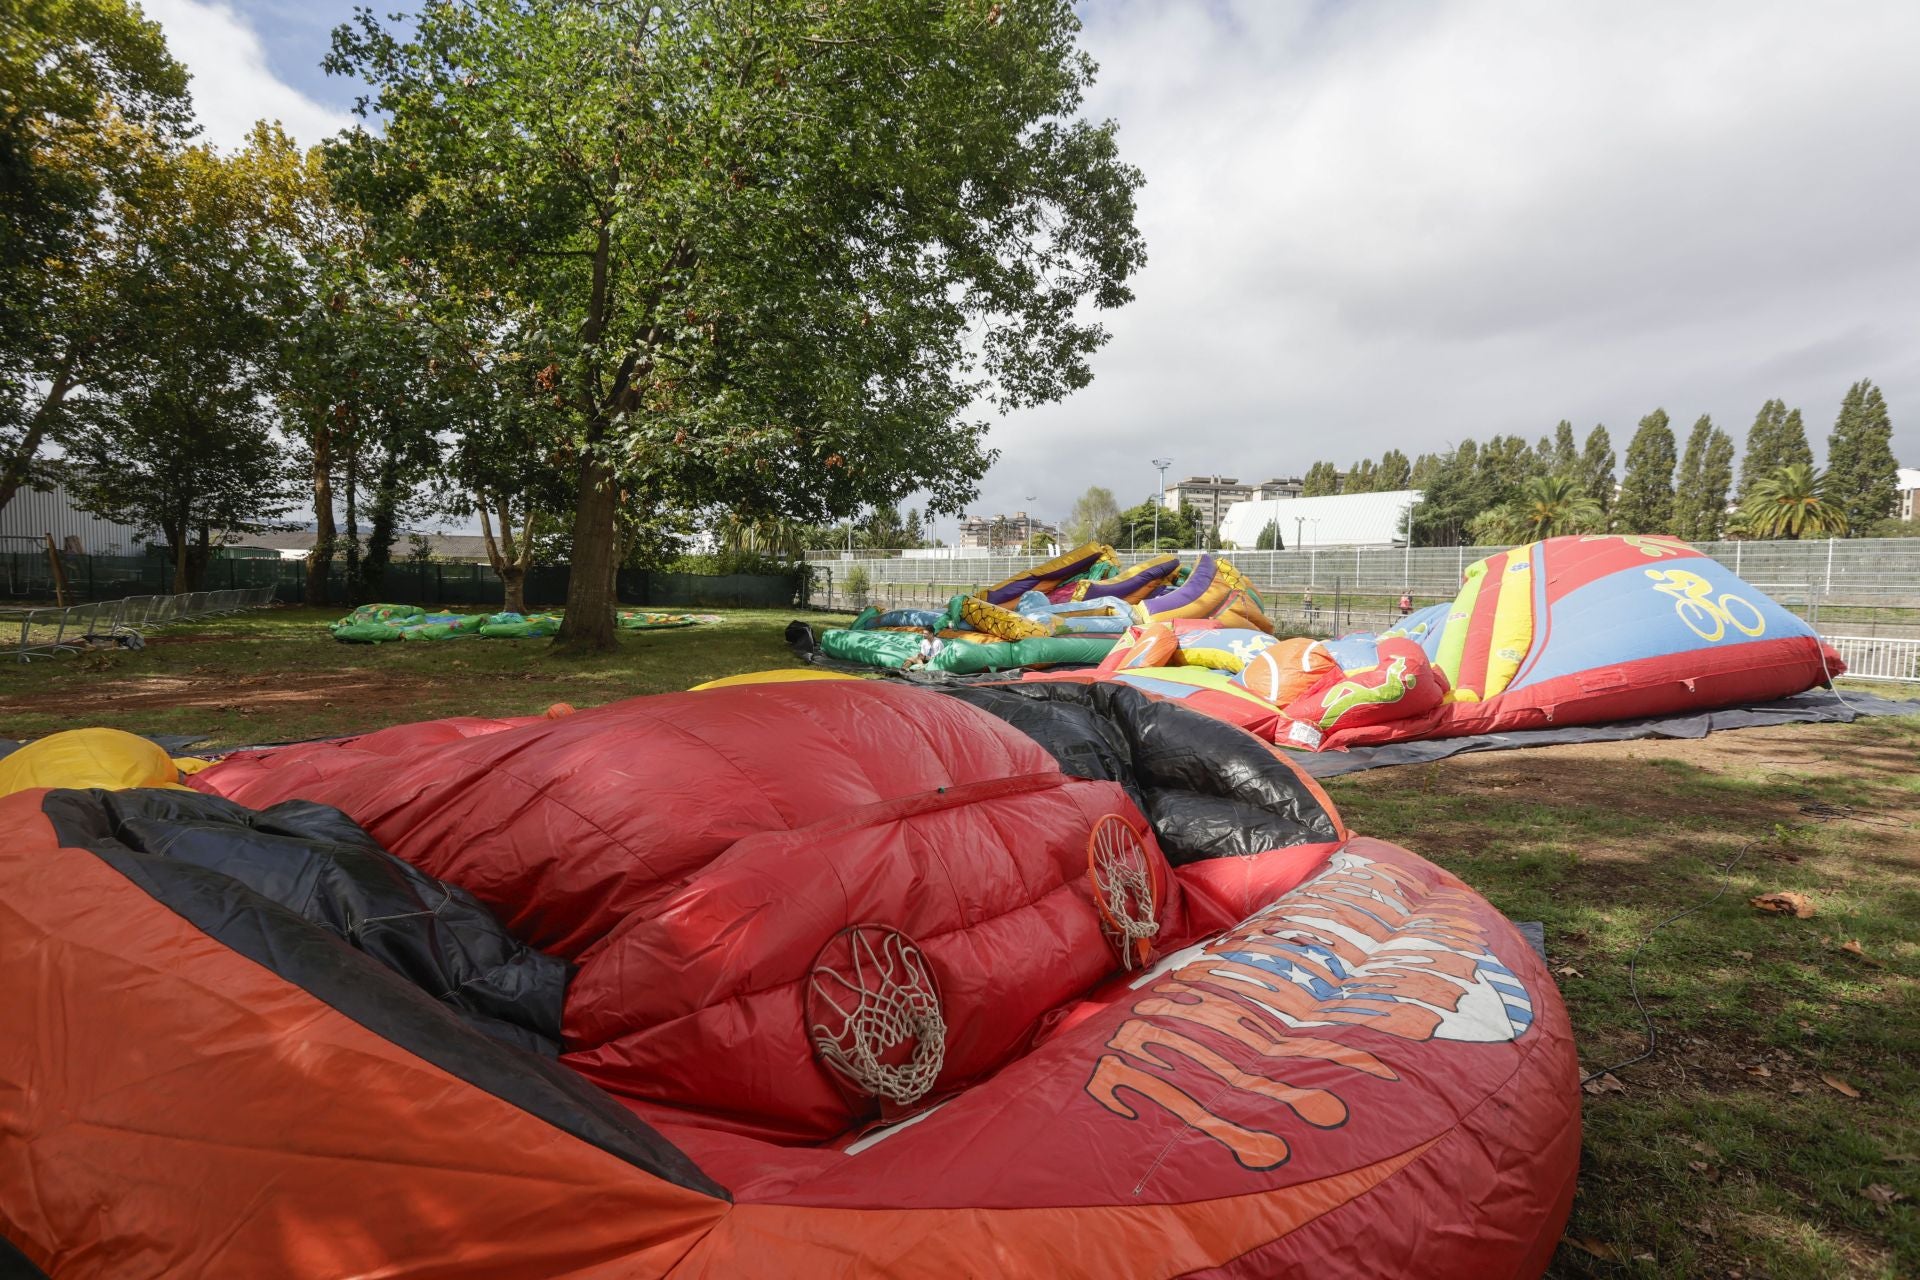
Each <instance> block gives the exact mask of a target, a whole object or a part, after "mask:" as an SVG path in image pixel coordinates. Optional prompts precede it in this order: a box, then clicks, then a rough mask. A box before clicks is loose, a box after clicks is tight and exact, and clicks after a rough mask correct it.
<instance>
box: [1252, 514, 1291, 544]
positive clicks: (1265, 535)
mask: <svg viewBox="0 0 1920 1280" xmlns="http://www.w3.org/2000/svg"><path fill="white" fill-rule="evenodd" d="M1253 549H1254V550H1255V551H1285V550H1286V549H1287V540H1286V538H1285V537H1283V536H1282V535H1281V533H1280V522H1279V521H1278V520H1269V521H1267V523H1266V524H1265V525H1264V526H1263V527H1262V528H1261V530H1260V536H1259V537H1258V538H1256V539H1254V543H1253Z"/></svg>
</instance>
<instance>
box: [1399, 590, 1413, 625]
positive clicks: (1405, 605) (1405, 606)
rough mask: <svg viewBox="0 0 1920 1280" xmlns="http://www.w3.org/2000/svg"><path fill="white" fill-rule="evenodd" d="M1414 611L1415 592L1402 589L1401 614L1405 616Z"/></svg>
mask: <svg viewBox="0 0 1920 1280" xmlns="http://www.w3.org/2000/svg"><path fill="white" fill-rule="evenodd" d="M1412 612H1413V593H1412V592H1411V591H1402V592H1401V593H1400V616H1401V617H1403V618H1404V617H1406V616H1407V615H1408V614H1410V613H1412Z"/></svg>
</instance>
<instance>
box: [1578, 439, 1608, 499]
mask: <svg viewBox="0 0 1920 1280" xmlns="http://www.w3.org/2000/svg"><path fill="white" fill-rule="evenodd" d="M1614 456H1615V455H1614V452H1613V438H1612V437H1611V436H1609V435H1608V434H1607V429H1606V428H1605V427H1604V426H1595V427H1594V429H1593V430H1592V431H1589V432H1588V433H1587V443H1586V447H1585V448H1583V449H1582V450H1581V451H1580V465H1579V469H1578V475H1579V477H1580V480H1581V483H1582V484H1583V485H1584V486H1585V487H1586V491H1587V496H1588V497H1590V498H1592V499H1593V500H1594V501H1595V502H1597V503H1599V504H1600V510H1601V511H1603V512H1604V511H1612V510H1613V464H1614Z"/></svg>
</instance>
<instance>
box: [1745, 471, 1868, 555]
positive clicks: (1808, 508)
mask: <svg viewBox="0 0 1920 1280" xmlns="http://www.w3.org/2000/svg"><path fill="white" fill-rule="evenodd" d="M1740 519H1741V521H1742V523H1743V524H1744V526H1745V530H1746V532H1747V533H1748V534H1750V535H1752V536H1753V537H1756V538H1807V537H1813V538H1820V537H1828V536H1838V535H1843V534H1845V533H1846V532H1847V513H1846V508H1845V507H1844V506H1842V505H1841V503H1840V502H1839V500H1838V499H1837V498H1836V497H1835V495H1834V493H1833V488H1832V486H1831V484H1830V483H1829V478H1828V476H1826V475H1825V474H1823V473H1821V472H1820V471H1817V470H1815V469H1814V468H1813V467H1812V466H1810V465H1808V464H1807V463H1804V462H1790V463H1788V464H1787V465H1786V466H1784V467H1781V468H1780V469H1779V470H1778V471H1776V472H1774V473H1773V474H1772V475H1770V476H1762V477H1760V478H1759V479H1757V480H1755V481H1754V483H1753V492H1751V493H1750V494H1748V495H1747V500H1746V501H1745V502H1743V503H1741V504H1740Z"/></svg>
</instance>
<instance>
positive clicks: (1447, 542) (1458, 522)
mask: <svg viewBox="0 0 1920 1280" xmlns="http://www.w3.org/2000/svg"><path fill="white" fill-rule="evenodd" d="M1481 454H1482V450H1481V448H1480V446H1479V445H1477V444H1475V443H1474V441H1472V440H1471V439H1467V440H1462V441H1461V442H1460V443H1459V444H1458V445H1456V446H1455V447H1454V448H1452V449H1450V450H1448V451H1447V452H1446V453H1444V454H1441V455H1439V457H1438V458H1436V459H1435V460H1434V461H1433V463H1432V464H1431V467H1430V473H1429V475H1428V478H1427V479H1426V481H1425V482H1424V483H1422V484H1421V485H1420V489H1421V491H1422V495H1423V496H1422V498H1421V500H1420V502H1419V503H1418V504H1417V505H1415V507H1414V508H1413V531H1412V533H1413V541H1414V545H1415V546H1422V547H1451V546H1458V545H1460V544H1461V543H1462V542H1464V541H1465V540H1466V539H1467V538H1468V537H1469V536H1470V535H1471V531H1472V526H1473V521H1474V520H1475V518H1476V517H1478V516H1480V515H1481V514H1482V513H1484V512H1486V511H1488V510H1489V509H1491V508H1493V507H1496V506H1499V505H1500V503H1501V502H1502V501H1503V500H1504V499H1505V498H1506V497H1510V496H1512V495H1510V494H1502V493H1501V492H1500V491H1499V487H1498V486H1499V483H1500V477H1501V475H1502V473H1503V472H1504V471H1505V469H1506V464H1507V463H1511V462H1512V461H1513V459H1512V458H1511V457H1504V458H1503V460H1501V461H1500V462H1498V463H1488V464H1486V465H1483V464H1482V460H1481ZM1497 456H1499V455H1497Z"/></svg>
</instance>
